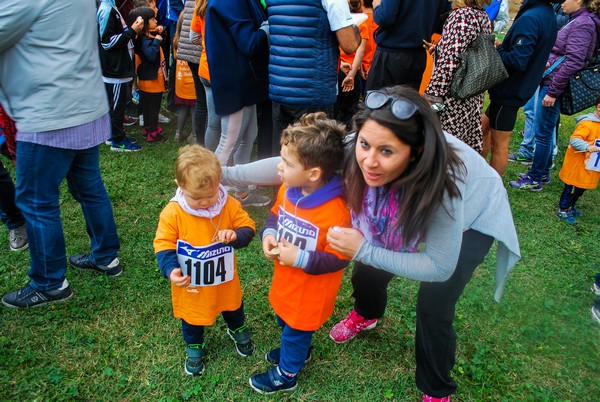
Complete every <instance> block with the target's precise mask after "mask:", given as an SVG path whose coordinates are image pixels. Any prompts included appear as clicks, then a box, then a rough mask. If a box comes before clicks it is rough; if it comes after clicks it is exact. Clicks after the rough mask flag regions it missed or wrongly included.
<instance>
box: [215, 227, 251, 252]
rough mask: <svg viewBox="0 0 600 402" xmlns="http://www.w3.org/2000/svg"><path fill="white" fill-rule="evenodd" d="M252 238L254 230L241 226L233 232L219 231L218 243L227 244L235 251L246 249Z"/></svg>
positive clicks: (229, 230)
mask: <svg viewBox="0 0 600 402" xmlns="http://www.w3.org/2000/svg"><path fill="white" fill-rule="evenodd" d="M252 238H254V229H253V228H251V227H249V226H243V227H241V228H237V229H235V230H231V229H225V230H219V241H221V242H223V243H226V244H229V245H230V246H231V247H233V248H235V249H238V248H244V247H246V246H247V245H248V244H250V242H251V241H252Z"/></svg>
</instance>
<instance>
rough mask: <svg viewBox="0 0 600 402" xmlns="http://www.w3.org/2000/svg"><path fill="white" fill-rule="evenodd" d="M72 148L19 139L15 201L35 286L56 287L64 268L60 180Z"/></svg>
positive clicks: (68, 165) (62, 275)
mask: <svg viewBox="0 0 600 402" xmlns="http://www.w3.org/2000/svg"><path fill="white" fill-rule="evenodd" d="M75 153H76V152H75V151H72V150H66V149H61V148H54V147H48V146H44V145H38V144H33V143H29V142H22V141H19V142H18V143H17V185H16V204H17V207H19V208H20V209H21V212H22V213H23V216H25V219H26V221H27V238H28V240H29V255H30V258H31V262H30V268H29V273H28V274H29V277H30V279H31V286H32V287H33V288H34V289H36V290H42V291H45V290H53V289H58V288H59V287H60V286H61V285H62V283H63V281H64V280H65V272H66V270H67V262H66V254H65V239H64V233H63V227H62V221H61V219H60V205H59V202H58V201H59V197H60V184H61V182H62V181H63V179H64V178H65V177H66V176H67V173H68V172H69V169H70V168H71V164H72V163H73V160H74V158H75Z"/></svg>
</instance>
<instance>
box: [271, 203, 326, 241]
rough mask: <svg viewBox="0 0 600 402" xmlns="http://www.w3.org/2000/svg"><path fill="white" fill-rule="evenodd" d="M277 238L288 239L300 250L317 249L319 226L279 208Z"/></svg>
mask: <svg viewBox="0 0 600 402" xmlns="http://www.w3.org/2000/svg"><path fill="white" fill-rule="evenodd" d="M277 239H278V240H279V241H281V239H286V240H287V241H289V242H290V243H292V244H293V245H295V246H297V247H298V248H299V249H300V250H304V251H315V250H316V249H317V240H318V239H319V228H318V227H317V226H315V225H313V224H312V223H310V222H309V221H306V220H304V219H301V218H298V217H297V216H294V215H291V214H289V213H288V212H286V211H285V210H284V209H283V208H280V209H279V216H278V217H277Z"/></svg>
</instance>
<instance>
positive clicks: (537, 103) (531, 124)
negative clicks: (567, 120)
mask: <svg viewBox="0 0 600 402" xmlns="http://www.w3.org/2000/svg"><path fill="white" fill-rule="evenodd" d="M539 91H540V88H539V87H538V89H536V90H535V93H534V94H533V96H532V97H531V99H529V101H527V103H526V104H525V106H523V113H524V114H525V126H524V127H523V141H521V145H520V146H519V153H520V154H521V155H523V156H524V157H526V158H527V159H533V153H534V152H535V116H536V113H537V112H538V110H537V109H538V107H542V106H541V103H542V99H544V98H543V97H539V93H540V92H539ZM557 102H559V101H558V99H557ZM556 123H558V120H557V122H556ZM556 130H557V128H556V125H555V127H554V130H553V132H552V148H553V149H554V147H555V146H556Z"/></svg>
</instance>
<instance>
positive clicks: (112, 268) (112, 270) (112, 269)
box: [69, 254, 123, 278]
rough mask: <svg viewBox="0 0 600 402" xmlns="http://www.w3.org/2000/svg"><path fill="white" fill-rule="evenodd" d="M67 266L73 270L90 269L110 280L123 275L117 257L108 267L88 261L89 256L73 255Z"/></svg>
mask: <svg viewBox="0 0 600 402" xmlns="http://www.w3.org/2000/svg"><path fill="white" fill-rule="evenodd" d="M69 264H71V266H72V267H74V268H79V269H91V270H93V271H96V272H99V273H101V274H105V275H106V276H109V277H111V278H114V277H117V276H119V275H121V274H122V273H123V267H122V266H121V263H120V262H119V258H118V257H115V259H114V260H112V261H111V263H110V264H108V265H98V264H95V263H93V262H92V261H91V260H90V255H89V254H73V255H72V256H70V257H69Z"/></svg>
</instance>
